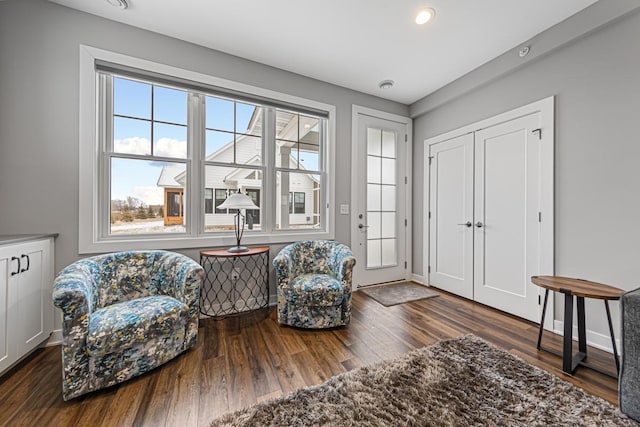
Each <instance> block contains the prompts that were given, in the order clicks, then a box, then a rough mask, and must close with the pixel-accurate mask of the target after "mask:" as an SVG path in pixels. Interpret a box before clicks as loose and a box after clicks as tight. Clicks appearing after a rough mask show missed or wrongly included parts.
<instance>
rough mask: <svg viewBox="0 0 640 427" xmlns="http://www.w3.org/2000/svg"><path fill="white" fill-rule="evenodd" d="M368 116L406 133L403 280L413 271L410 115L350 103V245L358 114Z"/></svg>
mask: <svg viewBox="0 0 640 427" xmlns="http://www.w3.org/2000/svg"><path fill="white" fill-rule="evenodd" d="M359 115H363V116H370V117H375V118H378V119H383V120H389V121H392V122H397V123H401V124H403V125H404V126H405V130H406V135H407V149H406V150H405V153H406V154H405V167H406V169H405V170H406V174H405V175H406V176H407V177H408V180H407V185H406V189H407V194H406V198H405V200H406V202H405V213H406V218H407V227H406V238H405V254H406V255H405V256H406V258H407V268H406V270H405V280H409V279H410V278H411V274H412V273H411V272H412V271H413V263H412V251H411V245H412V239H411V236H412V231H411V230H412V217H411V213H412V212H411V207H412V180H411V177H412V172H411V171H412V164H411V157H412V152H413V126H412V124H413V120H412V119H411V118H410V117H405V116H400V115H398V114H393V113H387V112H385V111H379V110H374V109H372V108H368V107H363V106H360V105H355V104H353V105H352V108H351V200H350V204H351V205H350V206H351V208H350V215H351V221H350V224H351V245H353V244H354V243H355V242H357V241H358V235H357V233H358V228H357V227H358V218H357V216H356V214H355V213H354V207H355V206H357V203H358V199H357V195H356V191H357V182H358V176H359V174H360V173H362V172H361V171H360V170H359V166H358V161H357V160H358V158H357V156H358V146H357V144H358V116H359ZM356 262H365V261H364V260H356ZM356 283H357V282H356V281H355V280H354V281H353V286H354V290H355V289H356Z"/></svg>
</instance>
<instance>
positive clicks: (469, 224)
mask: <svg viewBox="0 0 640 427" xmlns="http://www.w3.org/2000/svg"><path fill="white" fill-rule="evenodd" d="M458 225H464V226H465V227H471V226H473V223H472V222H471V221H467V222H465V223H464V224H458Z"/></svg>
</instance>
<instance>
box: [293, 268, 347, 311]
mask: <svg viewBox="0 0 640 427" xmlns="http://www.w3.org/2000/svg"><path fill="white" fill-rule="evenodd" d="M287 294H288V297H289V301H293V300H295V302H296V303H297V304H304V305H316V306H332V305H339V304H342V299H343V298H344V291H343V288H342V283H341V282H340V281H339V280H338V279H336V278H335V277H332V276H330V275H328V274H313V273H312V274H303V275H302V276H298V277H296V278H294V279H293V280H292V281H291V283H290V284H289V289H287Z"/></svg>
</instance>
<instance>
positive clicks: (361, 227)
mask: <svg viewBox="0 0 640 427" xmlns="http://www.w3.org/2000/svg"><path fill="white" fill-rule="evenodd" d="M368 227H369V226H368V225H364V224H358V228H359V229H361V230H362V229H363V228H368Z"/></svg>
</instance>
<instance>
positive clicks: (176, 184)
mask: <svg viewBox="0 0 640 427" xmlns="http://www.w3.org/2000/svg"><path fill="white" fill-rule="evenodd" d="M261 115H262V109H261V108H260V107H257V108H256V109H255V110H254V112H253V115H252V117H251V120H250V121H249V126H248V129H247V130H246V132H245V133H246V135H245V134H237V139H236V141H235V143H234V141H233V134H232V133H230V134H229V137H230V139H231V141H229V142H228V143H226V144H225V145H223V146H222V147H220V148H219V149H217V150H216V151H214V152H213V153H212V154H210V155H209V156H207V158H206V161H207V162H216V163H217V164H216V165H215V166H214V165H207V166H206V167H205V184H204V200H205V203H204V208H205V209H204V211H205V230H206V231H219V230H232V229H233V223H234V222H233V221H234V216H235V211H234V210H226V209H219V208H218V206H220V205H221V204H222V203H223V202H224V201H225V200H226V198H227V197H228V196H229V195H230V194H231V193H233V192H237V191H241V192H242V193H244V194H246V195H248V196H249V197H251V199H252V200H253V202H254V203H255V204H256V205H257V206H260V204H261V197H262V194H261V192H262V189H263V187H262V183H263V179H262V171H261V170H258V169H251V168H242V167H238V166H237V165H238V164H241V165H247V166H259V165H261V164H262V155H263V153H262V149H261V147H262V138H261V137H259V136H255V135H261V134H262V120H260V117H261ZM300 117H301V118H300ZM299 118H300V122H304V121H306V122H310V123H298V121H299ZM313 120H315V119H313V118H307V117H304V116H298V115H295V114H287V113H283V114H282V115H281V117H280V118H279V120H276V135H277V136H276V140H277V147H276V158H277V159H278V160H277V161H276V163H277V164H278V165H279V166H281V167H285V168H288V169H298V170H300V171H301V172H303V173H297V172H296V173H279V174H278V176H277V178H276V192H277V193H278V194H280V199H281V200H282V201H283V202H282V203H278V204H277V206H276V218H278V219H279V220H278V221H277V226H278V227H279V228H296V227H314V226H319V219H320V199H319V194H320V192H319V189H320V179H319V176H318V175H314V174H311V173H304V171H305V168H304V167H303V166H302V164H300V166H299V167H298V160H297V158H296V157H297V156H295V155H294V154H293V153H295V152H296V150H298V149H299V150H300V152H307V153H315V154H317V155H318V158H319V154H318V153H319V144H318V141H319V138H318V130H317V125H316V126H313V124H314V123H313ZM298 129H299V130H298ZM298 132H299V135H298ZM234 156H235V164H234ZM220 164H229V166H223V165H220ZM185 183H186V176H185V169H184V168H183V167H175V166H165V167H164V168H163V169H162V172H161V173H160V177H159V178H158V186H159V187H163V188H164V193H165V197H164V211H165V225H173V224H178V223H179V224H182V223H183V221H184V217H183V210H184V208H183V192H184V187H185ZM178 203H179V205H178ZM283 207H284V212H283ZM287 210H288V213H287ZM246 221H247V226H248V228H250V229H252V228H255V229H259V228H260V225H261V215H260V210H259V209H255V210H247V212H246Z"/></svg>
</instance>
